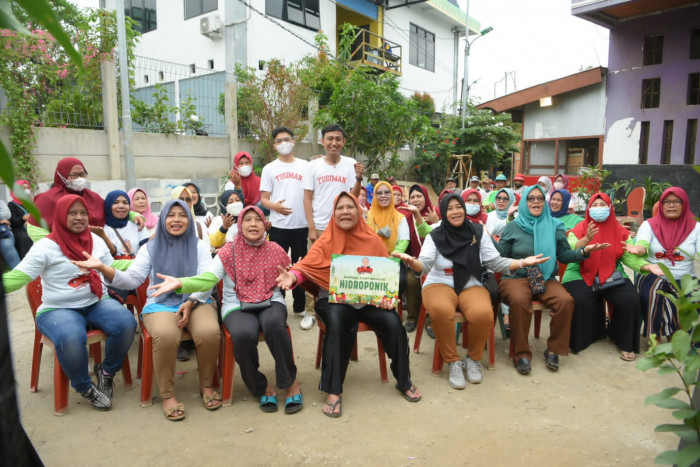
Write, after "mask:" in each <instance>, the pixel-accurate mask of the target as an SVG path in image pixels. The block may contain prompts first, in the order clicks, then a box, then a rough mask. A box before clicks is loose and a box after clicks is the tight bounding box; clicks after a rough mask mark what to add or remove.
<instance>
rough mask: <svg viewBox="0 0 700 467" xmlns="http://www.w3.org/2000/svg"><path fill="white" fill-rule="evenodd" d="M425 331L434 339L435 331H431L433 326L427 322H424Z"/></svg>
mask: <svg viewBox="0 0 700 467" xmlns="http://www.w3.org/2000/svg"><path fill="white" fill-rule="evenodd" d="M425 332H426V333H427V334H428V336H429V337H430V338H431V339H435V331H433V327H432V326H431V325H429V324H426V326H425Z"/></svg>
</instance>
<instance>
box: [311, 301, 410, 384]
mask: <svg viewBox="0 0 700 467" xmlns="http://www.w3.org/2000/svg"><path fill="white" fill-rule="evenodd" d="M316 315H317V316H318V318H319V319H320V320H321V322H322V323H323V324H324V325H325V327H326V336H325V338H324V340H323V363H322V365H321V382H320V383H319V385H318V387H319V389H320V390H321V391H323V392H327V393H328V394H342V393H343V382H344V381H345V374H346V373H347V370H348V364H349V363H350V355H351V354H352V348H353V346H354V345H355V338H356V336H357V327H358V323H360V322H362V323H365V324H367V325H369V326H371V327H372V329H373V330H374V331H375V332H376V333H377V336H378V337H379V340H380V341H381V342H382V345H383V346H384V350H385V351H386V353H387V355H388V356H389V358H390V359H391V372H392V374H393V375H394V378H396V382H397V383H398V387H399V389H400V390H401V391H402V392H405V391H407V390H408V389H410V388H411V386H413V383H411V371H410V369H409V362H408V356H409V349H408V335H407V334H406V330H405V329H404V327H403V326H402V324H401V319H400V318H399V315H398V314H397V313H396V311H395V310H383V309H381V308H377V307H375V306H372V305H367V306H365V307H363V308H360V309H359V310H357V309H355V308H353V307H351V306H349V305H344V304H338V303H328V299H321V300H319V301H318V302H317V303H316Z"/></svg>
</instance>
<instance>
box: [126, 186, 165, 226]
mask: <svg viewBox="0 0 700 467" xmlns="http://www.w3.org/2000/svg"><path fill="white" fill-rule="evenodd" d="M128 195H129V199H130V200H131V206H132V207H133V209H134V212H136V213H138V214H141V216H143V217H144V219H146V230H147V231H148V235H149V236H151V235H153V233H155V231H156V226H157V225H158V216H156V215H155V214H153V213H152V212H151V202H150V201H148V194H147V193H146V191H145V190H143V189H142V188H132V189H131V190H129V191H128Z"/></svg>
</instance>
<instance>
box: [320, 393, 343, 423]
mask: <svg viewBox="0 0 700 467" xmlns="http://www.w3.org/2000/svg"><path fill="white" fill-rule="evenodd" d="M342 401H343V398H342V397H339V398H338V400H337V401H335V402H333V403H331V401H329V400H328V399H326V402H324V403H323V404H324V405H327V406H328V407H330V408H331V410H333V411H332V412H326V411H325V410H324V411H323V415H325V416H326V417H331V418H340V416H341V415H343V406H342V405H341V406H340V410H339V411H338V412H336V411H335V408H336V407H337V406H338V404H340V403H341V402H342Z"/></svg>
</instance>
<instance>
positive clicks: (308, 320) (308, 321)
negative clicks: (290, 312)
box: [299, 315, 316, 331]
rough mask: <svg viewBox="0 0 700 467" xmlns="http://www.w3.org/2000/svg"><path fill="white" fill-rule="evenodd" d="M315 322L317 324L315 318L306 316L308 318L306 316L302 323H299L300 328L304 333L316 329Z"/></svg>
mask: <svg viewBox="0 0 700 467" xmlns="http://www.w3.org/2000/svg"><path fill="white" fill-rule="evenodd" d="M315 322H316V317H315V316H311V315H306V316H304V319H302V320H301V323H299V327H300V328H302V329H303V330H304V331H308V330H309V329H311V328H312V327H314V323H315Z"/></svg>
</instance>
